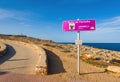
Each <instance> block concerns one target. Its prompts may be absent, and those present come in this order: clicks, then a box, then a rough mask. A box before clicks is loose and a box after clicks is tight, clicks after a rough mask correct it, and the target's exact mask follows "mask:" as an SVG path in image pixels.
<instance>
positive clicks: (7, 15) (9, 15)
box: [0, 9, 30, 21]
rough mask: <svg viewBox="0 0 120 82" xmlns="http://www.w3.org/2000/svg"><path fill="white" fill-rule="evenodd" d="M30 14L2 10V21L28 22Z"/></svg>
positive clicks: (0, 14)
mask: <svg viewBox="0 0 120 82" xmlns="http://www.w3.org/2000/svg"><path fill="white" fill-rule="evenodd" d="M29 15H30V13H28V12H23V11H16V10H7V9H0V20H1V19H2V20H3V19H12V20H18V21H21V20H27V16H29Z"/></svg>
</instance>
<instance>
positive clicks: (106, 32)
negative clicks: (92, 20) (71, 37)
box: [82, 16, 120, 42]
mask: <svg viewBox="0 0 120 82" xmlns="http://www.w3.org/2000/svg"><path fill="white" fill-rule="evenodd" d="M88 36H89V37H88ZM119 36H120V16H117V17H112V18H109V19H104V20H102V21H101V22H96V30H95V31H90V32H82V39H84V41H86V42H93V40H94V42H120V38H118V37H119Z"/></svg>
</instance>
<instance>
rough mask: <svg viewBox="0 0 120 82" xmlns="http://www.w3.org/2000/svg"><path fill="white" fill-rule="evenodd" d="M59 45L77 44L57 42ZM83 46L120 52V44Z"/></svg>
mask: <svg viewBox="0 0 120 82" xmlns="http://www.w3.org/2000/svg"><path fill="white" fill-rule="evenodd" d="M57 43H59V44H75V43H74V42H57ZM83 45H86V46H91V47H94V48H100V49H107V50H113V51H120V43H83Z"/></svg>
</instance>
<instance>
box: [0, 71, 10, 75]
mask: <svg viewBox="0 0 120 82" xmlns="http://www.w3.org/2000/svg"><path fill="white" fill-rule="evenodd" d="M8 73H9V72H0V75H4V74H8Z"/></svg>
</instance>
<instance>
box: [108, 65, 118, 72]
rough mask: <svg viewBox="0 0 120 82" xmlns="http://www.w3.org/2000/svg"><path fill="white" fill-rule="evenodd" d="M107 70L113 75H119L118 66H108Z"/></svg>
mask: <svg viewBox="0 0 120 82" xmlns="http://www.w3.org/2000/svg"><path fill="white" fill-rule="evenodd" d="M107 70H108V71H111V72H115V73H120V67H118V66H108V67H107Z"/></svg>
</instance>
